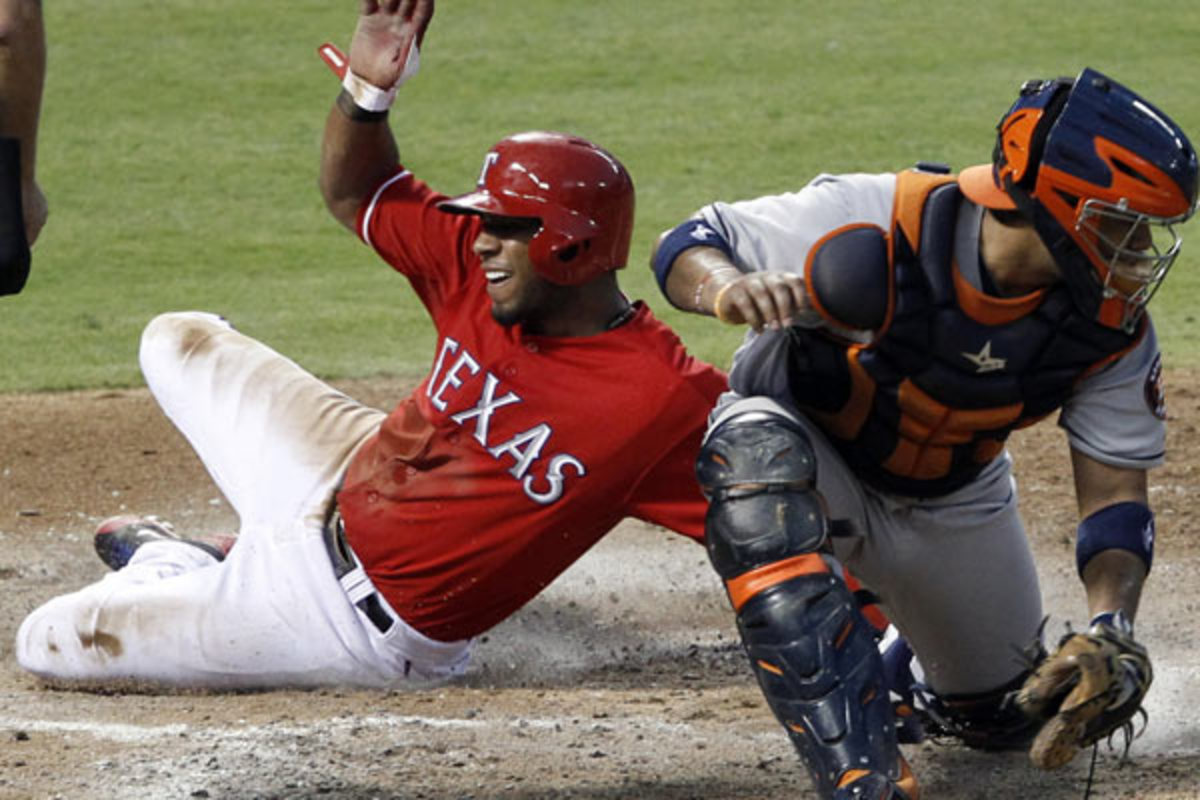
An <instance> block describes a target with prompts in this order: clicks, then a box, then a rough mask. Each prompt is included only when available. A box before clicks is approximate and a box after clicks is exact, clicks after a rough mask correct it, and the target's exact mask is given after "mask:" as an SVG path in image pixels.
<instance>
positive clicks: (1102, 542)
mask: <svg viewBox="0 0 1200 800" xmlns="http://www.w3.org/2000/svg"><path fill="white" fill-rule="evenodd" d="M1102 550H1127V551H1129V552H1130V553H1133V554H1134V555H1135V556H1137V557H1138V558H1140V559H1141V560H1142V561H1143V562H1145V564H1146V572H1147V573H1148V572H1150V564H1151V563H1152V562H1153V560H1154V512H1153V511H1151V510H1150V509H1149V508H1148V507H1147V506H1145V505H1144V504H1142V503H1133V502H1125V503H1116V504H1114V505H1111V506H1106V507H1105V508H1102V509H1100V510H1099V511H1097V512H1096V513H1094V514H1092V515H1090V516H1088V517H1087V518H1086V519H1084V520H1083V521H1082V522H1080V523H1079V530H1078V533H1077V535H1076V538H1075V567H1076V569H1078V570H1079V574H1080V576H1082V575H1083V570H1084V568H1085V567H1087V565H1088V562H1089V561H1091V560H1092V558H1093V557H1095V556H1096V554H1097V553H1099V552H1101V551H1102Z"/></svg>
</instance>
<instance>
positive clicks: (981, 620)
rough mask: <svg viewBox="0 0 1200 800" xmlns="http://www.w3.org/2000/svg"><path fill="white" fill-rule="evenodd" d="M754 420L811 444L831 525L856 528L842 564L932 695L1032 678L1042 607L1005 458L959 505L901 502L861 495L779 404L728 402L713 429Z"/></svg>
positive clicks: (842, 542)
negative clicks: (913, 660) (766, 418)
mask: <svg viewBox="0 0 1200 800" xmlns="http://www.w3.org/2000/svg"><path fill="white" fill-rule="evenodd" d="M747 411H767V412H771V413H777V414H782V415H785V416H788V417H790V418H792V419H794V420H795V421H797V422H798V423H799V424H800V425H801V426H803V427H804V429H805V430H806V431H807V432H808V435H809V438H810V439H811V441H812V444H813V447H814V449H815V450H816V455H817V490H818V491H819V492H820V493H821V495H822V496H823V497H824V498H825V501H826V503H827V504H828V509H829V515H830V518H831V519H844V520H847V521H848V522H849V523H850V526H849V527H850V532H849V534H848V535H845V536H841V535H839V536H836V537H833V539H832V545H833V549H834V554H835V556H836V557H837V559H838V561H840V562H841V563H842V564H843V565H845V566H846V567H847V568H848V569H849V571H850V573H851V574H852V575H854V576H855V577H856V578H857V579H858V580H859V581H860V582H862V583H863V584H864V585H865V586H866V587H867V588H869V589H870V590H871V591H872V592H874V593H875V594H877V595H879V597H880V599H881V606H882V607H883V610H884V612H885V613H886V614H887V616H888V618H889V619H890V620H891V622H892V624H894V625H895V626H896V628H897V629H898V630H899V632H900V634H901V635H902V636H904V638H905V639H906V640H907V641H908V643H909V644H910V645H911V646H912V648H913V651H914V652H915V653H916V654H917V657H918V659H919V661H920V663H921V666H922V667H923V669H924V672H925V681H926V682H927V683H928V684H929V685H930V687H931V688H932V689H933V690H934V691H935V692H937V693H938V694H941V695H946V694H970V693H976V692H984V691H989V690H992V689H995V688H997V687H998V686H1001V685H1003V684H1005V683H1007V682H1008V681H1010V680H1012V679H1013V678H1015V677H1016V676H1017V675H1018V674H1019V673H1021V672H1022V671H1023V670H1024V669H1026V668H1027V665H1024V664H1022V663H1021V660H1020V659H1019V657H1018V652H1019V651H1021V650H1023V649H1025V648H1027V647H1028V646H1029V645H1030V644H1032V643H1033V642H1034V640H1035V639H1036V637H1037V635H1038V627H1039V626H1040V625H1041V622H1042V601H1041V591H1040V588H1039V586H1038V578H1037V571H1036V568H1035V565H1034V561H1033V554H1032V552H1031V550H1030V547H1029V542H1028V540H1027V538H1026V536H1025V529H1024V526H1023V525H1022V524H1021V519H1020V516H1019V515H1018V513H1017V491H1016V484H1015V482H1014V481H1013V478H1012V471H1011V463H1010V460H1009V457H1008V454H1007V453H1005V454H1003V455H1002V456H1000V457H999V458H997V459H995V460H994V461H993V462H992V463H991V464H989V465H988V466H987V468H985V469H984V471H983V472H982V473H981V474H980V475H979V477H978V478H976V479H975V480H974V481H972V482H971V483H970V484H968V485H967V486H964V487H963V488H961V489H959V490H957V491H955V492H952V493H951V494H948V495H945V496H942V497H937V498H925V499H921V498H910V497H899V496H896V495H890V494H885V493H883V492H879V491H876V490H874V489H872V488H871V487H869V486H867V485H865V484H864V483H863V482H862V481H861V480H860V479H859V478H858V477H856V476H855V475H854V473H853V472H851V470H850V468H849V467H848V466H847V465H846V462H845V461H844V460H843V459H842V457H841V456H840V455H839V454H838V453H837V451H836V450H835V449H834V448H833V446H832V445H831V444H830V443H829V441H828V439H826V437H825V435H824V434H823V433H822V432H821V430H820V429H819V428H818V427H817V426H816V425H815V424H813V423H812V422H811V421H810V420H808V419H807V418H806V417H804V415H803V414H800V413H799V412H797V411H796V410H794V409H789V408H786V407H785V406H783V405H781V404H779V403H778V402H776V401H775V400H772V399H769V398H766V397H745V398H739V397H738V396H737V395H734V394H732V393H731V394H729V395H727V396H726V398H725V399H724V400H723V401H722V404H721V405H719V406H718V408H717V410H716V411H715V412H714V414H713V419H712V426H711V427H715V426H716V425H717V424H719V423H720V422H722V421H724V420H725V419H728V418H729V417H730V416H733V415H736V414H741V413H743V412H747Z"/></svg>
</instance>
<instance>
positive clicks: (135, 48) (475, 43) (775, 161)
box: [0, 0, 1200, 391]
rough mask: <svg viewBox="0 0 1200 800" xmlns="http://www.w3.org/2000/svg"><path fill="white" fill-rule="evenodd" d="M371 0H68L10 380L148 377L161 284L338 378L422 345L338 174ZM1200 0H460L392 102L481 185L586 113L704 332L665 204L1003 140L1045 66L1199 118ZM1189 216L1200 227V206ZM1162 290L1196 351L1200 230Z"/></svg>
mask: <svg viewBox="0 0 1200 800" xmlns="http://www.w3.org/2000/svg"><path fill="white" fill-rule="evenodd" d="M355 8H356V4H354V3H349V2H346V3H329V2H325V1H321V2H317V1H316V0H303V1H300V0H297V1H296V2H290V3H265V2H251V3H247V2H233V0H203V2H200V3H189V2H181V0H157V1H156V2H149V1H148V0H104V1H103V2H100V0H73V1H72V2H67V3H47V4H46V14H47V28H48V35H49V39H50V54H49V61H50V70H49V75H48V78H47V87H46V94H45V100H44V107H43V123H42V133H41V137H40V148H41V149H40V163H39V174H40V179H41V181H42V184H43V187H44V188H45V190H46V193H47V195H48V197H49V199H50V203H51V219H50V224H49V226H48V227H47V228H46V230H45V232H44V233H43V238H42V239H41V241H39V243H38V245H37V248H36V249H35V254H34V271H33V274H32V277H31V278H30V282H29V285H28V286H27V288H26V290H25V292H24V293H22V294H21V295H19V296H17V297H9V298H4V299H0V391H16V390H43V389H68V388H82V387H99V386H128V385H137V384H140V382H141V377H140V374H139V373H138V369H137V363H136V350H137V337H138V334H139V332H140V330H141V328H142V326H143V325H144V324H145V322H146V321H147V320H148V319H149V318H150V317H151V316H153V315H154V314H155V313H157V312H160V311H164V310H170V309H181V308H202V309H206V310H211V311H216V312H219V313H222V314H224V315H226V316H227V317H229V318H230V319H231V320H233V321H234V323H235V324H237V325H238V327H239V328H241V329H242V330H244V331H246V332H248V333H250V334H251V335H254V336H256V337H258V338H261V339H263V340H264V341H266V342H267V343H269V344H271V345H273V346H275V347H276V348H278V349H280V350H281V351H283V352H285V353H287V354H288V355H290V356H292V357H293V358H295V359H297V360H298V361H299V362H300V363H302V364H304V365H305V366H307V367H308V368H310V369H312V370H313V371H315V372H317V373H318V374H320V375H322V376H325V377H327V378H332V379H337V378H345V377H360V376H368V375H373V374H379V373H395V374H411V375H417V374H420V373H421V372H422V371H423V370H424V369H425V368H426V367H427V366H428V364H429V361H430V356H431V347H432V341H433V338H432V331H431V329H430V325H429V323H428V321H427V319H426V317H425V314H424V311H423V309H422V308H421V307H420V305H419V304H418V303H417V302H416V300H415V299H414V298H413V297H412V296H411V295H410V294H409V292H408V290H407V284H406V283H405V282H404V281H403V279H401V278H399V277H397V276H395V275H393V274H391V272H390V270H388V268H387V267H386V266H384V265H383V264H382V262H380V261H379V260H378V259H376V258H375V257H374V256H373V255H372V254H371V253H370V252H369V251H368V250H367V249H366V248H365V247H363V246H361V245H359V244H358V243H357V241H356V240H355V239H354V238H353V237H352V236H351V235H350V234H349V233H347V232H346V231H344V230H343V229H341V228H340V226H338V225H337V224H336V223H334V222H333V221H332V219H331V218H329V217H328V215H327V214H326V212H325V210H324V207H323V205H322V203H321V201H320V197H319V195H318V193H317V189H316V168H317V155H318V151H319V145H320V136H321V128H322V125H323V121H324V118H325V114H326V112H327V110H328V107H329V104H330V101H331V100H332V98H333V96H334V94H335V93H336V83H335V81H334V79H333V77H332V76H331V75H330V74H329V73H328V71H327V70H326V69H325V67H324V66H323V65H322V64H321V63H320V61H319V60H318V59H317V57H316V55H315V50H316V47H317V46H318V45H319V44H320V43H321V42H323V41H325V40H332V41H335V42H337V43H339V44H341V45H342V46H345V45H346V44H348V41H349V35H350V32H351V31H352V29H353V26H354V22H355ZM1198 38H1200V6H1197V5H1196V4H1195V3H1194V2H1183V1H1175V0H1172V1H1171V2H1146V3H1140V4H1133V3H1127V2H1115V0H1097V2H1092V3H1088V4H1079V3H1076V2H1049V3H1047V2H1039V1H1036V0H1017V1H1015V2H1009V3H1005V4H982V3H976V2H970V3H968V2H952V1H951V0H940V2H933V1H930V2H922V3H916V2H900V0H874V1H871V0H844V2H841V3H836V4H835V3H824V2H821V3H818V2H809V1H806V0H805V1H801V0H770V1H769V2H768V1H767V0H743V2H739V3H730V2H727V1H726V2H715V0H694V1H693V2H687V3H684V2H675V1H674V0H657V1H655V2H641V3H632V2H616V1H615V0H607V1H605V0H593V1H592V2H581V1H579V0H526V2H522V3H515V2H499V1H498V0H455V1H454V2H443V3H441V4H440V5H439V8H438V15H437V18H436V19H435V20H434V23H433V26H432V27H431V29H430V32H429V35H428V38H427V40H426V47H425V50H424V53H423V67H422V72H421V74H420V75H419V76H418V78H417V79H416V80H415V81H414V82H413V83H411V84H410V85H409V86H406V87H405V88H404V90H403V91H402V93H401V99H400V101H399V103H398V105H397V107H396V109H395V110H394V111H393V114H392V124H393V128H394V130H395V131H396V132H397V136H398V138H399V141H400V144H401V151H402V153H403V154H404V158H405V163H406V164H407V165H408V166H410V167H411V168H412V169H413V170H414V171H416V172H417V173H418V174H419V175H421V176H423V177H425V178H426V179H427V180H429V181H430V182H431V183H432V184H434V185H435V186H437V187H439V188H442V189H443V190H445V191H450V192H454V191H460V190H465V189H466V188H468V187H469V186H470V185H471V183H472V182H473V180H474V177H475V175H476V174H477V172H478V168H479V161H480V158H481V157H482V154H483V153H484V151H485V150H486V149H487V147H488V145H490V144H491V143H492V142H494V141H495V140H497V139H499V138H501V137H502V136H504V135H507V134H508V133H511V132H514V131H517V130H522V129H530V128H549V129H558V130H570V131H573V132H577V133H580V134H582V135H584V136H588V137H589V138H592V139H594V140H596V141H598V142H600V143H601V144H604V145H605V146H607V147H608V148H610V149H611V150H613V151H614V152H615V153H616V154H617V155H618V156H620V157H621V158H622V160H624V161H625V163H626V164H627V165H628V167H629V168H630V170H631V172H632V173H633V175H634V179H635V181H636V183H637V185H638V223H637V226H636V229H635V232H634V247H633V253H632V259H631V264H630V268H629V269H628V270H626V272H625V273H624V274H623V276H622V281H623V284H624V285H625V287H626V289H627V291H628V292H629V293H630V294H631V295H635V296H640V297H645V298H647V299H648V300H649V301H650V302H651V304H652V305H653V306H654V308H655V309H656V310H657V311H658V312H659V313H660V315H661V316H662V317H664V318H665V319H667V320H668V321H669V322H671V323H672V324H673V325H675V326H676V327H677V328H678V329H679V331H680V332H681V334H682V336H683V337H684V340H685V341H686V342H687V343H688V345H689V346H690V347H691V348H692V350H693V351H694V352H696V353H697V354H698V355H700V356H702V357H704V358H706V359H709V360H711V361H714V362H716V363H718V364H722V365H724V364H727V363H728V357H729V354H730V352H731V351H732V349H733V347H734V346H735V345H736V343H737V341H738V340H739V338H740V334H739V332H738V331H735V330H733V329H729V328H724V327H722V326H719V325H716V324H714V323H713V322H712V321H711V320H707V319H701V318H698V317H694V316H691V315H683V314H679V313H677V312H675V311H673V310H672V309H670V308H669V307H668V306H667V304H666V302H665V301H664V300H663V299H662V298H661V296H660V294H659V293H658V290H657V288H656V287H655V285H654V283H653V280H652V278H651V276H650V274H649V270H648V269H647V267H646V259H647V255H648V252H649V248H650V245H651V242H652V241H653V239H654V237H655V236H656V235H657V233H658V232H659V231H661V230H662V229H664V228H666V227H668V226H670V225H672V224H674V223H675V222H677V221H679V220H680V219H681V218H682V217H684V216H686V215H687V214H690V213H691V212H692V211H693V210H695V209H696V208H697V207H698V206H700V205H702V204H703V203H706V202H708V201H710V200H714V199H723V200H735V199H739V198H743V197H750V196H754V195H758V194H763V193H768V192H778V191H787V190H792V189H795V188H798V187H799V186H800V185H801V184H803V183H804V182H805V181H807V180H808V179H809V178H811V177H812V176H813V175H815V174H817V173H819V172H822V171H830V172H836V171H851V170H866V171H882V170H891V169H896V168H900V167H904V166H907V165H909V164H911V163H913V162H915V161H917V160H919V159H931V160H941V161H945V162H947V163H949V164H951V165H952V166H953V167H954V168H956V169H957V168H961V167H963V166H967V165H969V164H972V163H977V162H980V161H982V160H985V159H986V158H987V157H988V155H989V153H990V150H991V139H992V135H993V126H994V124H995V121H996V119H997V118H998V117H999V115H1000V113H1001V112H1002V111H1003V110H1004V109H1005V108H1006V107H1007V106H1008V104H1009V103H1010V102H1011V100H1012V97H1013V96H1014V92H1015V90H1016V87H1017V86H1018V85H1019V83H1020V82H1021V81H1022V80H1024V79H1025V78H1027V77H1033V76H1043V75H1058V74H1074V73H1076V72H1077V71H1078V70H1079V68H1080V67H1082V66H1083V65H1090V66H1094V67H1096V68H1098V69H1101V70H1102V71H1106V72H1108V73H1109V74H1111V75H1113V76H1114V77H1116V78H1118V79H1119V80H1122V81H1124V82H1126V83H1128V84H1130V85H1131V86H1133V87H1134V88H1136V89H1138V90H1139V91H1141V92H1143V93H1144V94H1145V95H1147V96H1148V97H1149V98H1151V99H1152V100H1153V101H1154V102H1156V103H1157V104H1159V105H1161V106H1162V107H1163V108H1165V109H1166V110H1168V112H1169V113H1171V114H1172V115H1173V116H1174V117H1175V118H1176V119H1177V121H1179V122H1180V123H1181V124H1182V125H1183V126H1184V127H1185V129H1188V130H1191V131H1193V133H1194V134H1195V138H1198V139H1200V106H1198V105H1197V104H1196V102H1195V93H1194V87H1195V85H1196V80H1195V76H1196V75H1197V74H1200V48H1197V47H1196V45H1195V42H1196V41H1197V40H1198ZM1186 232H1187V233H1188V234H1189V235H1190V236H1192V237H1198V238H1200V227H1197V226H1196V225H1194V224H1193V225H1189V226H1188V228H1187V229H1186ZM1191 244H1192V245H1193V246H1192V247H1190V248H1189V247H1186V246H1185V250H1184V255H1183V257H1182V258H1181V259H1180V262H1179V263H1178V264H1177V265H1176V267H1175V273H1174V274H1173V275H1172V277H1171V280H1170V281H1169V282H1168V284H1167V288H1166V289H1164V290H1163V292H1162V293H1160V296H1159V297H1158V298H1156V300H1155V304H1154V308H1155V318H1156V321H1157V322H1158V325H1159V329H1160V334H1161V336H1162V339H1163V344H1164V347H1165V349H1166V351H1167V354H1168V358H1169V361H1170V363H1172V364H1194V363H1195V362H1196V360H1197V345H1196V344H1194V342H1196V341H1197V340H1198V339H1200V336H1198V335H1197V334H1198V333H1200V322H1198V321H1197V319H1196V316H1197V315H1196V314H1195V312H1193V310H1192V309H1193V308H1194V306H1195V305H1196V299H1197V298H1198V297H1200V245H1197V243H1195V242H1193V243H1191Z"/></svg>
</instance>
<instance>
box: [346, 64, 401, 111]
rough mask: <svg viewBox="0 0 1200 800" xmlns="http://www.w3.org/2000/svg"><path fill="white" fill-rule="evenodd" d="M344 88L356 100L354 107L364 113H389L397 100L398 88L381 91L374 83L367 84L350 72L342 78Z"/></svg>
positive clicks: (347, 71)
mask: <svg viewBox="0 0 1200 800" xmlns="http://www.w3.org/2000/svg"><path fill="white" fill-rule="evenodd" d="M342 88H343V89H345V90H346V91H347V92H349V93H350V96H351V97H352V98H354V105H356V106H358V107H359V108H361V109H362V110H363V111H387V110H388V109H389V108H391V107H392V103H393V102H395V100H396V88H397V87H395V86H393V87H392V88H391V89H380V88H379V87H378V86H376V85H375V84H373V83H367V82H366V81H365V80H363V79H362V78H360V77H358V76H357V75H355V74H354V73H353V72H351V71H350V70H346V76H345V77H344V78H342Z"/></svg>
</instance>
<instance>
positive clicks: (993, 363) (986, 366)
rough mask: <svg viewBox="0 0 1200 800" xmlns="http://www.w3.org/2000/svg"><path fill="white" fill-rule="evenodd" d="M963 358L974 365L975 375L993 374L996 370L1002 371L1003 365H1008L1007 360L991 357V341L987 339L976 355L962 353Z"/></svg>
mask: <svg viewBox="0 0 1200 800" xmlns="http://www.w3.org/2000/svg"><path fill="white" fill-rule="evenodd" d="M961 355H962V357H963V358H965V359H966V360H967V361H970V362H971V363H972V364H974V365H975V373H976V374H980V373H983V372H995V371H996V370H1001V369H1004V365H1005V364H1007V363H1008V359H1007V358H994V357H993V356H992V340H991V339H988V340H987V342H986V343H984V345H983V349H981V350H980V351H979V352H978V353H962V354H961Z"/></svg>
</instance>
